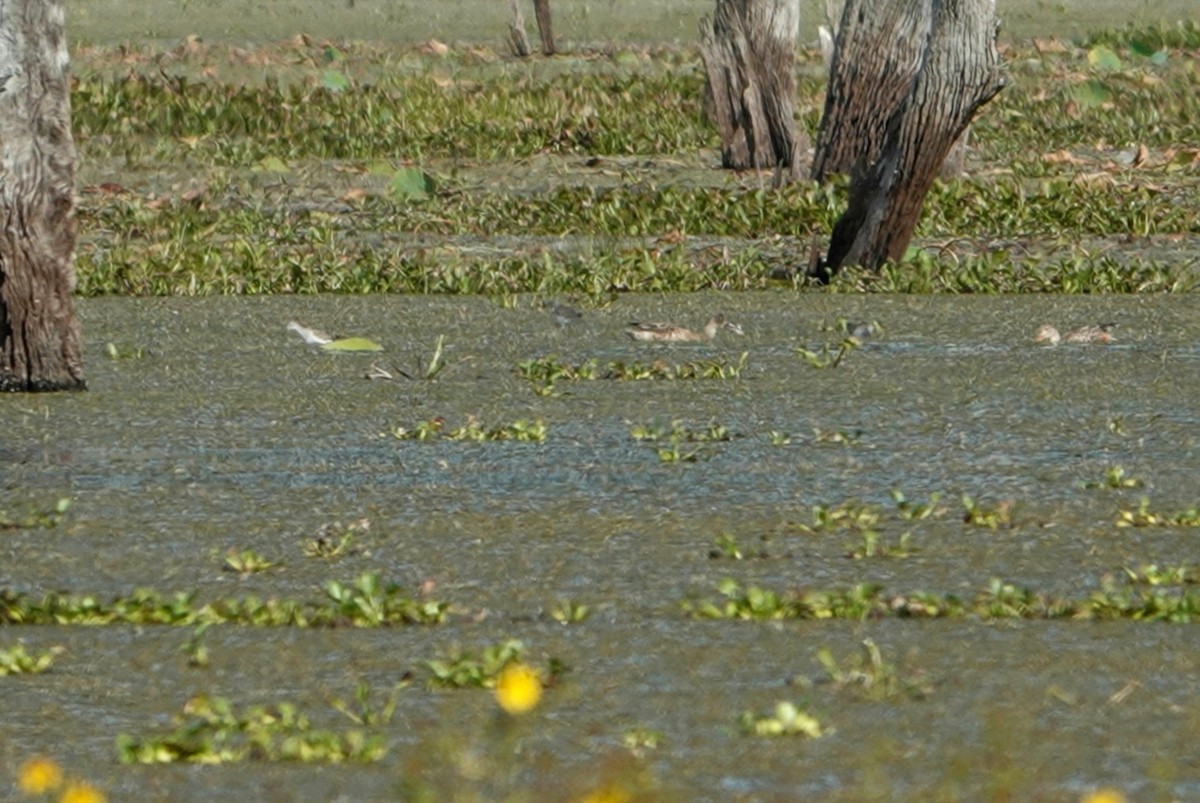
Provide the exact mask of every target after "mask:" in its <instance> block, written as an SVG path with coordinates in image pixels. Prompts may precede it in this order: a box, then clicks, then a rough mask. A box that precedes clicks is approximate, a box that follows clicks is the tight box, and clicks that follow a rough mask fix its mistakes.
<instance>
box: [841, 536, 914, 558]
mask: <svg viewBox="0 0 1200 803" xmlns="http://www.w3.org/2000/svg"><path fill="white" fill-rule="evenodd" d="M859 537H860V538H861V543H859V544H858V545H856V546H852V547H850V548H849V551H848V552H847V553H846V554H847V556H848V557H851V558H854V559H855V560H862V559H863V558H880V557H885V558H907V557H908V556H909V555H912V554H913V553H915V552H917V551H918V550H917V549H916V548H915V547H913V546H910V545H909V539H910V538H911V537H912V533H903V534H901V535H900V537H899V538H897V539H896V540H895V541H893V542H891V543H888V542H887V541H885V540H884V539H883V536H882V535H881V534H880V533H878V532H876V531H875V530H863V531H862V532H861V533H860V534H859Z"/></svg>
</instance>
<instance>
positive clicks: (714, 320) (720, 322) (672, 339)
mask: <svg viewBox="0 0 1200 803" xmlns="http://www.w3.org/2000/svg"><path fill="white" fill-rule="evenodd" d="M720 329H728V330H729V331H730V332H733V333H734V334H735V335H741V334H745V332H743V331H742V327H740V326H738V325H737V324H736V323H734V322H733V321H727V320H725V316H724V315H714V316H712V317H711V318H709V319H708V323H706V324H704V328H703V329H702V330H700V331H699V332H696V331H693V330H691V329H687V328H685V327H682V326H675V325H674V324H670V323H638V322H631V323H630V324H629V329H627V330H626V334H628V335H629V336H630V337H632V338H633V339H634V340H643V341H656V342H659V343H696V342H700V341H704V340H712V339H713V338H714V337H716V336H717V331H718V330H720Z"/></svg>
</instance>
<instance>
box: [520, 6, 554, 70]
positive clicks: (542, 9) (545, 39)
mask: <svg viewBox="0 0 1200 803" xmlns="http://www.w3.org/2000/svg"><path fill="white" fill-rule="evenodd" d="M510 5H511V6H512V13H513V19H512V22H510V23H508V37H509V42H510V43H511V45H512V49H513V52H514V53H516V54H517V55H518V56H521V57H522V58H524V57H525V56H528V55H529V54H530V53H531V52H532V51H531V50H530V47H529V37H528V36H526V34H525V15H524V14H522V13H521V7H520V6H519V5H518V0H512V2H511V3H510ZM533 13H534V14H535V15H536V16H537V26H538V36H539V37H540V38H541V40H542V53H543V54H544V55H547V56H553V55H554V54H555V53H556V52H557V51H556V49H555V47H554V27H553V25H552V23H551V20H550V0H533Z"/></svg>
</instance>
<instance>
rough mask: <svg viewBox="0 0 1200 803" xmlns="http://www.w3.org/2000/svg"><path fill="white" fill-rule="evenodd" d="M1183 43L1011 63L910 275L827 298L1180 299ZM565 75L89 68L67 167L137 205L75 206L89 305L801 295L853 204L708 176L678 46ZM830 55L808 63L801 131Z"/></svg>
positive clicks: (1135, 42)
mask: <svg viewBox="0 0 1200 803" xmlns="http://www.w3.org/2000/svg"><path fill="white" fill-rule="evenodd" d="M1193 33H1194V32H1193V31H1192V30H1191V29H1190V28H1187V26H1180V27H1178V28H1174V29H1162V30H1151V31H1146V32H1128V33H1125V34H1121V35H1113V36H1110V37H1108V38H1107V39H1103V40H1098V41H1097V42H1094V43H1092V44H1091V45H1090V46H1077V45H1073V44H1069V43H1063V42H1051V43H1049V44H1047V43H1044V42H1043V43H1040V44H1039V45H1038V46H1037V47H1023V48H1015V49H1013V50H1012V51H1011V52H1010V54H1009V58H1010V63H1011V70H1012V73H1013V77H1014V81H1013V82H1012V85H1011V86H1010V87H1008V88H1007V89H1006V90H1005V91H1004V92H1003V93H1001V95H1000V96H999V97H998V98H997V100H996V101H995V102H993V103H992V104H991V105H989V107H988V108H987V109H986V110H985V113H984V114H983V116H982V117H981V119H980V120H979V121H978V122H977V123H976V124H975V125H974V126H973V127H972V141H973V147H974V153H973V155H972V159H971V160H970V162H969V166H968V177H967V178H966V179H963V180H957V181H948V182H943V183H939V184H938V185H937V186H935V187H934V188H933V189H932V191H931V192H930V194H929V196H928V198H927V200H926V202H925V207H924V210H925V211H924V217H923V220H922V223H921V226H920V229H919V230H918V239H917V241H916V244H915V246H914V247H913V248H912V249H910V252H909V254H908V255H907V256H906V257H905V259H904V260H903V261H902V262H901V263H900V264H898V265H894V266H889V267H887V268H885V269H884V270H882V271H880V272H879V273H863V272H856V271H849V272H847V273H846V274H845V275H844V276H840V277H839V278H838V280H837V281H836V282H835V283H834V286H833V288H831V291H833V292H845V291H850V292H861V291H883V292H888V291H904V292H955V293H961V292H1022V291H1024V292H1030V291H1032V292H1048V291H1053V292H1147V291H1173V290H1181V289H1187V288H1190V287H1192V285H1193V280H1194V275H1193V271H1192V270H1191V268H1192V267H1193V266H1194V265H1195V263H1196V260H1197V258H1198V256H1200V255H1198V254H1196V253H1195V252H1194V251H1191V250H1189V249H1186V248H1185V249H1179V248H1177V247H1175V244H1176V243H1178V241H1179V238H1182V237H1186V236H1188V235H1194V234H1196V233H1197V232H1198V231H1200V219H1198V217H1197V215H1198V213H1197V210H1196V208H1195V206H1194V205H1193V204H1188V203H1184V202H1183V201H1184V199H1185V198H1188V197H1190V196H1192V195H1194V194H1195V192H1196V191H1197V188H1198V187H1200V150H1198V149H1197V148H1196V145H1195V143H1197V142H1200V127H1198V126H1200V123H1197V121H1198V120H1200V106H1197V103H1198V101H1197V100H1196V98H1197V97H1200V93H1198V92H1197V91H1196V90H1197V80H1198V79H1197V77H1196V72H1195V70H1193V69H1191V68H1190V66H1191V65H1190V54H1191V52H1192V51H1193V50H1194V48H1192V46H1191V45H1190V44H1189V43H1190V42H1191V41H1192V37H1193ZM1101 41H1102V42H1103V43H1101ZM1098 48H1103V49H1104V52H1101V51H1099V50H1098ZM1106 54H1107V55H1106ZM1110 55H1111V57H1110ZM573 58H575V59H577V60H578V62H579V66H580V69H577V70H554V69H550V68H549V67H548V65H544V64H541V63H539V62H532V63H528V62H513V61H509V60H504V59H501V58H499V57H497V56H496V55H495V54H492V53H490V52H488V51H486V50H484V49H480V48H472V49H466V50H462V51H453V50H452V51H450V52H440V53H437V54H430V53H425V52H420V51H417V50H407V51H395V50H388V49H384V48H382V47H381V46H378V45H372V44H362V43H356V44H353V45H350V44H340V43H332V42H318V41H314V40H312V39H309V38H306V37H300V38H297V39H294V40H290V41H289V42H286V43H283V44H279V45H274V46H263V47H261V48H259V49H257V50H255V51H253V52H250V53H248V52H247V51H244V50H239V49H236V48H230V47H227V46H222V45H207V44H204V43H201V42H198V41H190V40H189V41H188V42H186V43H184V44H183V45H180V46H179V47H178V48H175V49H173V50H171V51H169V52H162V51H159V50H156V49H154V48H152V47H143V48H128V47H125V48H122V49H121V50H120V51H117V52H114V51H107V50H102V49H92V48H88V49H84V50H83V51H82V52H80V53H79V54H78V55H77V57H76V60H75V63H74V65H73V70H74V72H75V74H76V75H77V76H78V78H77V80H76V83H75V86H74V92H73V98H72V100H73V103H72V107H73V110H74V127H75V134H76V139H77V142H78V144H79V148H80V152H81V158H82V161H83V163H84V164H90V165H113V164H116V163H121V164H122V165H123V166H122V167H121V168H120V172H121V174H122V175H123V176H125V178H124V179H123V180H124V181H125V182H126V183H125V184H115V183H112V182H107V183H100V184H95V185H91V186H89V187H87V188H85V194H84V196H83V199H82V203H81V207H80V210H79V214H80V219H81V223H82V228H81V231H82V235H83V236H82V241H81V244H80V249H79V257H78V274H79V292H81V293H83V294H86V295H104V294H114V293H115V294H137V295H175V294H187V295H208V294H229V293H236V294H242V293H275V292H290V293H315V292H334V293H366V292H403V293H449V294H458V293H488V294H504V293H514V292H538V293H576V294H580V295H585V296H592V297H599V296H601V295H604V294H608V293H612V292H621V291H688V290H698V289H705V288H720V289H754V288H762V287H766V286H769V285H771V284H775V283H778V282H779V281H780V279H781V277H783V281H784V282H785V283H790V282H792V281H793V280H792V279H788V278H786V277H788V276H791V275H792V274H793V273H794V269H795V268H796V267H797V266H798V265H800V264H801V263H802V262H803V261H804V258H805V255H806V253H807V246H808V243H809V238H810V237H811V236H813V235H815V236H817V237H818V238H820V237H827V236H828V233H829V232H830V230H831V228H832V225H833V221H834V220H835V219H836V217H837V215H838V214H839V212H840V210H841V209H842V208H843V207H844V204H845V186H844V184H833V185H829V186H820V187H818V186H815V185H812V184H810V183H808V182H799V183H797V184H794V185H791V186H787V187H783V188H780V189H771V188H770V187H769V186H767V185H769V183H770V182H769V181H767V180H764V179H763V178H762V177H757V176H753V175H751V176H738V175H731V174H728V173H726V172H723V171H719V170H716V169H714V168H713V157H712V153H713V149H714V148H715V146H716V144H717V143H716V138H715V133H714V131H713V129H712V128H711V126H709V125H708V124H707V123H706V122H705V120H704V116H703V109H702V106H703V91H704V84H703V71H702V69H701V68H700V63H699V57H698V54H697V53H696V52H695V51H694V50H692V49H670V48H659V49H652V50H647V51H645V52H644V53H640V54H638V55H637V57H636V58H635V59H633V60H627V59H616V58H613V57H610V56H608V55H605V54H601V53H594V54H582V55H579V56H575V57H573ZM819 58H820V56H819V54H817V53H815V52H809V53H805V54H802V59H801V75H802V78H801V80H800V83H799V91H800V97H799V102H798V108H799V109H800V112H801V115H802V123H803V125H804V126H806V127H807V128H808V129H809V130H810V131H812V130H814V129H815V126H816V124H817V120H818V117H819V114H820V109H821V102H822V93H823V91H824V86H823V83H822V82H821V81H820V80H817V79H814V78H812V77H809V76H810V73H812V72H817V71H815V70H809V69H807V68H808V67H815V65H816V64H817V63H819ZM164 63H169V67H167V68H165V69H160V65H162V64H164ZM247 63H252V64H254V65H255V67H256V69H255V70H254V76H255V77H254V78H253V79H249V80H248V78H247V75H248V73H247V70H246V68H245V65H246V64H247ZM647 108H654V109H655V110H656V113H655V114H652V115H647V114H645V113H644V111H645V109H647ZM335 121H336V124H335ZM180 165H184V166H186V172H178V171H179V166H180ZM173 171H174V172H175V173H176V178H175V180H174V182H171V183H168V184H167V185H164V184H162V183H161V179H152V178H151V176H162V175H168V176H169V175H171V174H172V172H173ZM95 172H96V174H97V175H99V174H105V175H107V174H109V172H110V171H107V170H96V171H95ZM143 175H144V176H145V178H142V176H143ZM481 243H488V244H489V247H488V248H486V249H481V248H479V245H480V244H481Z"/></svg>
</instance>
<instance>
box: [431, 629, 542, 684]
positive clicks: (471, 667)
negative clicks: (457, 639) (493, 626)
mask: <svg viewBox="0 0 1200 803" xmlns="http://www.w3.org/2000/svg"><path fill="white" fill-rule="evenodd" d="M524 649H525V645H524V644H522V643H521V642H520V641H518V640H516V639H509V640H508V641H504V642H501V643H500V644H493V645H492V646H490V647H485V648H484V649H483V650H481V651H479V652H474V651H471V650H458V651H456V652H452V653H451V654H450V655H448V656H446V657H445V658H438V659H434V660H432V661H426V662H425V668H426V669H428V670H429V673H430V678H429V685H430V686H432V687H449V688H458V689H460V688H466V687H487V688H490V687H492V686H494V685H495V683H496V678H497V677H498V676H499V675H500V673H501V672H502V671H503V670H504V668H505V667H506V666H508V665H509V664H513V663H517V662H519V661H520V660H521V653H522V652H523V651H524Z"/></svg>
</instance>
